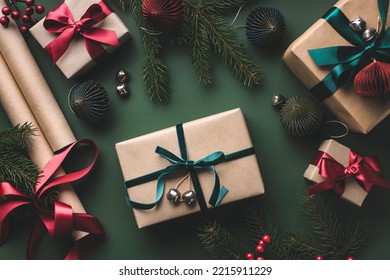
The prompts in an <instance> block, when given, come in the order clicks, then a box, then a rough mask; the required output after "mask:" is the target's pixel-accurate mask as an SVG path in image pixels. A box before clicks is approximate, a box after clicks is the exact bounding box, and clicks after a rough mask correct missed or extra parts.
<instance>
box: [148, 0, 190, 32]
mask: <svg viewBox="0 0 390 280" xmlns="http://www.w3.org/2000/svg"><path fill="white" fill-rule="evenodd" d="M142 14H143V16H144V18H145V21H146V23H148V24H149V25H150V26H151V27H152V28H153V29H154V30H155V31H159V32H169V31H172V30H173V29H175V28H176V27H177V26H178V24H179V23H180V22H181V21H182V19H183V18H184V2H183V0H144V1H143V3H142Z"/></svg>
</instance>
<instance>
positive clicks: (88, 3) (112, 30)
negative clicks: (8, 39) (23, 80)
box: [30, 0, 130, 79]
mask: <svg viewBox="0 0 390 280" xmlns="http://www.w3.org/2000/svg"><path fill="white" fill-rule="evenodd" d="M30 32H31V34H32V35H33V36H34V38H35V39H36V40H37V41H38V43H39V44H40V45H41V46H42V47H43V48H44V50H45V51H46V52H47V53H48V54H49V55H50V57H51V58H52V60H53V63H55V64H56V65H57V66H58V67H59V68H60V70H61V71H62V72H63V73H64V75H65V76H66V77H67V78H68V79H69V78H73V77H75V76H76V75H79V74H82V73H84V72H85V71H87V70H89V69H90V68H92V67H93V66H94V65H96V61H97V60H98V59H99V58H101V57H102V56H104V55H106V54H107V53H111V52H113V51H114V50H115V49H117V48H118V47H119V46H120V45H121V44H123V43H124V42H125V41H126V40H128V39H129V38H130V33H129V30H128V29H127V27H126V26H125V25H124V23H123V22H122V21H121V19H120V18H119V17H118V15H117V14H115V13H114V12H113V11H112V10H111V8H110V7H109V6H108V5H107V4H106V3H105V2H104V1H96V0H83V1H78V0H66V1H65V2H63V3H62V4H60V5H59V6H58V7H57V8H56V9H54V10H53V11H51V12H49V13H48V14H47V16H46V17H45V18H43V19H42V20H40V21H39V22H38V23H37V24H36V25H34V26H33V27H32V28H31V29H30Z"/></svg>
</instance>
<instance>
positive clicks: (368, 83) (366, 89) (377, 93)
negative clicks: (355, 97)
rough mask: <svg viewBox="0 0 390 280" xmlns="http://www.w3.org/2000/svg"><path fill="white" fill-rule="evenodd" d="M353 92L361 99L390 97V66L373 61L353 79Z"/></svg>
mask: <svg viewBox="0 0 390 280" xmlns="http://www.w3.org/2000/svg"><path fill="white" fill-rule="evenodd" d="M353 83H354V86H355V91H356V93H357V94H359V95H360V96H363V97H380V98H382V99H384V98H388V97H389V96H390V64H388V63H385V62H381V61H374V62H372V63H370V64H369V65H367V66H366V67H364V68H363V69H362V70H360V71H359V73H357V74H356V76H355V79H354V82H353Z"/></svg>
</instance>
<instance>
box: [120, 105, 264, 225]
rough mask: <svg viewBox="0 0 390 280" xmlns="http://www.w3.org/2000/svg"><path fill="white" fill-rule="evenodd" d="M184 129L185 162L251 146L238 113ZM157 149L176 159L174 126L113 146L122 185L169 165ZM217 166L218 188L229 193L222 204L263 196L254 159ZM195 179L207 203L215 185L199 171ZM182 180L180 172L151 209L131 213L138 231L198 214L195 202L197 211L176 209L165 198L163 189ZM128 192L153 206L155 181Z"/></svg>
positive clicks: (208, 174) (193, 123)
mask: <svg viewBox="0 0 390 280" xmlns="http://www.w3.org/2000/svg"><path fill="white" fill-rule="evenodd" d="M183 127H184V134H185V139H186V146H187V151H188V159H189V160H194V161H195V160H199V159H201V158H203V157H205V156H207V155H209V154H211V153H213V152H216V151H222V152H224V153H225V154H229V153H232V152H235V151H238V150H242V149H246V148H250V147H252V146H253V145H252V141H251V139H250V135H249V131H248V129H247V127H246V123H245V119H244V116H243V114H242V112H241V110H240V109H234V110H230V111H226V112H223V113H220V114H216V115H213V116H209V117H206V118H202V119H198V120H195V121H191V122H187V123H185V124H184V125H183ZM156 146H161V147H164V148H166V149H168V150H169V151H171V152H172V153H174V154H176V155H179V156H180V151H179V145H178V142H177V136H176V128H175V126H173V127H170V128H167V129H163V130H160V131H157V132H153V133H150V134H147V135H144V136H140V137H136V138H133V139H130V140H127V141H123V142H120V143H117V144H116V146H115V147H116V151H117V154H118V159H119V163H120V166H121V169H122V173H123V177H124V180H125V181H127V180H129V179H132V178H135V177H139V176H142V175H144V174H147V173H150V172H153V171H156V170H159V169H162V168H165V167H167V166H168V165H170V163H169V162H168V161H167V160H166V159H164V158H162V157H161V156H159V155H158V154H156V153H155V152H154V151H155V149H156ZM215 168H216V170H217V172H218V175H219V178H220V181H221V185H224V186H226V188H228V190H229V192H228V193H227V194H226V196H225V197H224V199H223V200H222V201H221V203H220V204H221V205H223V204H227V203H230V202H233V201H237V200H241V199H244V198H249V197H252V196H256V195H260V194H263V193H264V185H263V180H262V177H261V174H260V169H259V166H258V161H257V158H256V156H255V155H251V156H247V157H243V158H240V159H236V160H233V161H230V162H225V163H221V164H219V165H216V166H215ZM198 175H199V180H200V184H201V186H202V190H203V193H204V196H205V199H206V202H208V199H209V198H210V194H211V191H212V186H213V175H212V173H211V172H207V171H204V172H198ZM183 176H184V174H179V175H178V176H176V177H169V179H167V180H166V185H165V193H164V196H163V198H162V200H161V201H160V203H159V204H158V205H157V206H156V207H154V208H153V209H151V210H137V209H133V210H134V216H135V219H136V222H137V224H138V227H139V228H142V227H146V226H149V225H152V224H156V223H159V222H163V221H166V220H170V219H173V218H177V217H180V216H184V215H188V214H191V213H194V212H198V211H200V208H199V205H198V204H196V205H195V207H188V206H187V205H185V204H184V203H179V204H178V205H176V206H175V205H173V204H171V202H170V201H168V200H167V199H166V197H165V194H166V193H167V191H168V190H169V189H171V188H175V186H176V184H177V183H178V181H179V180H180V179H181V178H182V177H183ZM189 188H190V187H189V181H186V182H185V183H183V185H181V186H180V187H179V191H180V192H181V193H183V192H185V191H186V190H188V189H189ZM127 191H128V195H129V197H130V198H131V199H132V200H135V201H137V202H144V203H148V202H152V201H154V198H155V197H156V181H152V182H149V183H146V184H143V185H139V186H135V187H133V188H129V189H128V190H127ZM208 206H209V207H210V208H211V207H212V206H210V205H208Z"/></svg>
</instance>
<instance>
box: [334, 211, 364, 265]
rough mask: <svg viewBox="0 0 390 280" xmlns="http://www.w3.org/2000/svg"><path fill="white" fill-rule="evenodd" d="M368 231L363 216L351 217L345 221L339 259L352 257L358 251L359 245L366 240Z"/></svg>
mask: <svg viewBox="0 0 390 280" xmlns="http://www.w3.org/2000/svg"><path fill="white" fill-rule="evenodd" d="M368 229H369V228H368V219H367V217H365V216H364V217H363V216H359V217H353V218H350V219H348V220H347V222H346V224H345V226H344V231H343V233H344V234H343V236H342V240H341V242H340V244H341V248H340V249H339V252H340V254H339V258H340V259H342V258H345V257H347V256H348V255H352V254H353V253H355V251H356V250H358V249H359V247H360V244H362V243H363V242H364V241H365V240H366V239H367V238H368Z"/></svg>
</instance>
